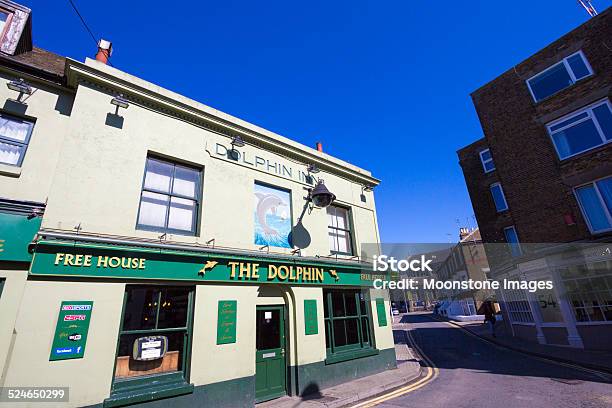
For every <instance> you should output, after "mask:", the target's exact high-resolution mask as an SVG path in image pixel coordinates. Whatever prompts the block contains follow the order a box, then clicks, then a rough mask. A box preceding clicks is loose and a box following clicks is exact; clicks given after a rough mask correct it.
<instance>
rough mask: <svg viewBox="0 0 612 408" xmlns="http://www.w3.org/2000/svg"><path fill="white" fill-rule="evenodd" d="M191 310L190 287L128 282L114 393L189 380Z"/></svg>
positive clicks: (191, 292) (191, 294) (181, 382)
mask: <svg viewBox="0 0 612 408" xmlns="http://www.w3.org/2000/svg"><path fill="white" fill-rule="evenodd" d="M192 315H193V288H192V287H167V286H131V285H129V286H127V288H126V291H125V299H124V307H123V317H122V322H121V331H120V333H119V342H118V347H117V360H116V364H115V376H114V382H113V392H115V393H121V392H122V391H125V390H126V389H132V388H133V387H134V384H138V386H141V387H148V388H151V387H155V386H158V385H162V384H177V385H179V386H180V385H181V384H183V385H187V373H188V365H189V354H190V343H191V320H192ZM151 391H154V389H153V388H151Z"/></svg>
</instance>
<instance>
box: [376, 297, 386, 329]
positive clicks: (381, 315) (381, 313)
mask: <svg viewBox="0 0 612 408" xmlns="http://www.w3.org/2000/svg"><path fill="white" fill-rule="evenodd" d="M376 314H377V315H378V326H379V327H384V326H386V325H387V311H386V310H385V299H383V298H377V299H376Z"/></svg>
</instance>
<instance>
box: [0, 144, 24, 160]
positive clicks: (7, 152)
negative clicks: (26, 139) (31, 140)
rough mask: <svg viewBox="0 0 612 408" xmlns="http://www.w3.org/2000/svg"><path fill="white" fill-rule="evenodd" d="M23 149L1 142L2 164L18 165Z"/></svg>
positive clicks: (0, 158) (0, 154)
mask: <svg viewBox="0 0 612 408" xmlns="http://www.w3.org/2000/svg"><path fill="white" fill-rule="evenodd" d="M22 150H23V147H21V146H15V145H11V144H8V143H2V142H0V163H6V164H12V165H17V163H19V158H20V157H21V153H22Z"/></svg>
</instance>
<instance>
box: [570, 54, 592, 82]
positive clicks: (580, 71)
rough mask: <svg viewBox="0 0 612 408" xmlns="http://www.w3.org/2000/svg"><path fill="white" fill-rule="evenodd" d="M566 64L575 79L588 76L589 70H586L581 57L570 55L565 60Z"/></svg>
mask: <svg viewBox="0 0 612 408" xmlns="http://www.w3.org/2000/svg"><path fill="white" fill-rule="evenodd" d="M567 63H568V64H569V66H570V68H571V69H572V72H573V73H574V76H575V77H576V79H577V80H578V79H580V78H584V77H585V76H588V75H589V69H588V68H587V66H586V64H585V63H584V60H583V59H582V55H580V54H576V55H572V56H571V57H569V58H568V59H567Z"/></svg>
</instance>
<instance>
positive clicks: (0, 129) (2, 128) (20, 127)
mask: <svg viewBox="0 0 612 408" xmlns="http://www.w3.org/2000/svg"><path fill="white" fill-rule="evenodd" d="M29 131H30V123H28V122H20V121H17V120H11V119H8V118H0V136H2V137H4V138H6V139H11V140H15V141H17V142H21V143H25V141H26V139H27V138H28V132H29Z"/></svg>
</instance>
